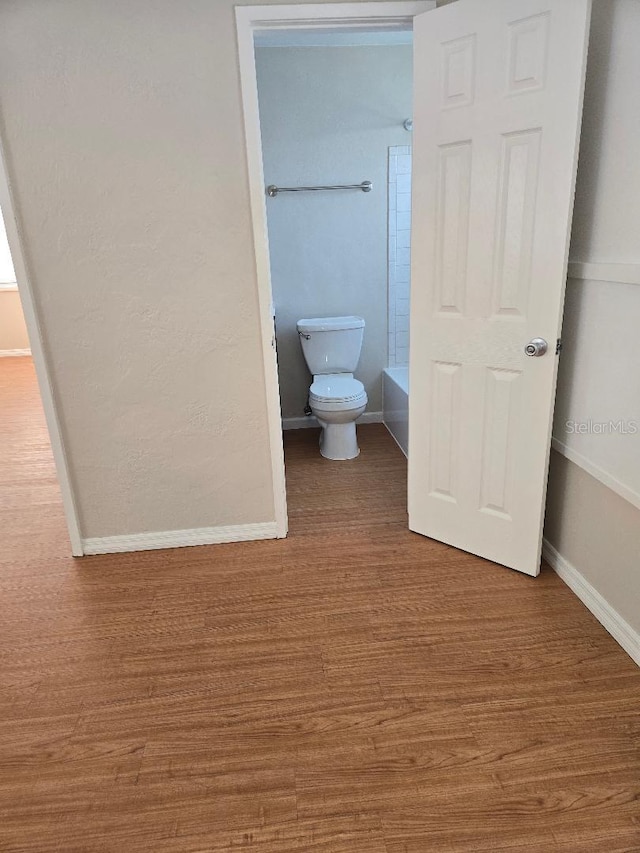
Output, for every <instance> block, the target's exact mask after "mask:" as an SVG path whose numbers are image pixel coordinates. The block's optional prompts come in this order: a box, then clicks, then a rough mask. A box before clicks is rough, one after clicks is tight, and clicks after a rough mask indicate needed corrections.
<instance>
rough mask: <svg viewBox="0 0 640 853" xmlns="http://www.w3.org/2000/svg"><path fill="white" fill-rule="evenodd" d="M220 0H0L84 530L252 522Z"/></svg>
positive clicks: (12, 146) (1, 104) (263, 443)
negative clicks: (213, 1)
mask: <svg viewBox="0 0 640 853" xmlns="http://www.w3.org/2000/svg"><path fill="white" fill-rule="evenodd" d="M236 54H237V51H236V44H235V24H234V17H233V3H232V2H231V0H229V2H215V3H212V2H210V0H184V2H180V3H175V2H173V0H144V2H143V1H142V0H141V2H135V3H131V2H130V1H129V0H57V2H55V3H51V2H50V0H19V2H18V0H15V2H12V0H4V2H3V3H2V4H0V111H1V114H0V121H1V123H2V127H1V130H2V136H3V141H4V146H5V150H6V154H7V158H8V166H9V174H10V179H11V183H12V187H13V191H14V195H15V200H16V207H17V214H18V217H19V218H20V220H21V224H22V228H23V233H24V236H25V241H24V242H25V254H26V258H27V263H28V265H29V267H30V271H31V275H32V278H33V286H34V291H35V299H36V307H37V310H38V312H39V315H40V320H41V323H42V328H43V334H44V339H45V348H46V353H47V356H48V359H49V362H50V366H51V369H52V377H53V382H54V391H55V397H56V401H57V404H58V408H59V412H60V416H61V421H62V429H63V436H64V441H65V444H66V448H67V452H68V458H69V462H70V467H71V472H72V477H73V483H74V488H75V491H76V494H77V503H78V506H79V508H80V514H81V519H80V520H81V526H82V533H83V535H84V536H89V537H93V536H107V535H117V534H128V533H137V532H144V531H154V530H175V529H181V528H197V527H203V526H212V525H224V524H242V523H249V522H261V521H269V520H272V519H273V517H274V509H273V506H272V486H271V469H270V460H269V454H268V446H267V416H266V408H265V398H264V390H263V376H262V357H261V351H260V344H259V325H258V303H257V294H256V284H255V270H254V262H253V260H252V235H251V222H250V211H249V200H248V189H247V175H246V165H245V155H244V140H243V128H242V119H241V102H240V88H239V78H238V65H237V55H236Z"/></svg>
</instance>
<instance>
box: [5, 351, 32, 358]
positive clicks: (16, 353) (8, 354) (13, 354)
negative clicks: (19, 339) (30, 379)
mask: <svg viewBox="0 0 640 853" xmlns="http://www.w3.org/2000/svg"><path fill="white" fill-rule="evenodd" d="M21 355H31V350H30V349H0V358H14V357H17V356H21Z"/></svg>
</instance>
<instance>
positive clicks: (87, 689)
mask: <svg viewBox="0 0 640 853" xmlns="http://www.w3.org/2000/svg"><path fill="white" fill-rule="evenodd" d="M359 435H360V441H361V447H362V454H361V456H360V457H359V458H358V459H357V460H354V461H351V462H344V463H335V462H329V461H327V460H324V459H322V458H321V457H320V455H319V454H318V451H317V433H316V431H314V430H300V431H298V432H295V433H288V434H286V463H287V486H288V494H289V507H290V526H291V534H290V536H289V538H288V539H287V540H284V541H280V542H249V543H242V544H229V545H219V546H215V547H202V548H184V549H177V550H173V551H155V552H141V553H137V554H119V555H112V556H98V557H90V558H85V559H83V560H73V559H72V558H70V557H69V556H68V553H69V547H68V542H67V537H66V533H65V528H64V522H63V517H62V509H61V503H60V495H59V491H58V488H57V485H56V481H55V473H54V470H53V465H52V460H51V453H50V448H49V445H48V441H47V437H46V431H45V427H44V422H43V415H42V410H41V406H40V403H39V399H38V395H37V389H36V385H35V379H34V375H33V369H32V365H31V361H30V360H29V359H2V360H0V529H1V531H2V548H1V549H0V596H1V616H0V719H1V728H0V850H2V851H8V853H52V851H63V852H64V853H111V851H114V853H115V851H128V853H136V851H153V853H205V851H206V853H231V851H238V850H247V851H251V850H255V851H263V853H276V851H277V853H294V851H296V853H298V851H304V853H494V851H518V853H532V851H540V853H547V851H567V852H569V851H570V853H600V852H601V853H623V851H627V853H628V851H640V672H639V671H638V669H637V668H636V667H635V666H634V664H633V663H632V662H631V660H630V659H629V658H628V657H627V656H626V655H625V653H624V652H623V651H622V650H621V649H620V648H619V647H618V646H617V645H616V643H615V642H614V641H613V640H612V639H611V638H610V637H609V636H608V635H607V634H606V632H605V631H604V630H603V629H602V628H601V626H600V625H599V624H598V623H597V622H596V621H595V619H594V618H593V617H592V616H591V614H590V613H589V612H588V611H587V610H586V609H585V608H584V607H583V606H582V605H581V604H580V602H579V601H578V600H577V599H576V598H575V597H574V596H573V595H572V593H571V592H570V591H569V590H568V588H567V587H566V586H564V585H563V584H562V583H561V582H560V581H559V580H558V578H557V577H556V576H555V575H554V574H553V573H552V572H551V571H549V570H545V571H543V573H542V575H541V576H540V577H539V578H538V579H532V578H528V577H525V576H522V575H519V574H517V573H515V572H510V571H508V570H506V569H503V568H500V567H498V566H495V565H493V564H491V563H488V562H485V561H483V560H480V559H476V558H474V557H471V556H470V555H468V554H464V553H462V552H460V551H457V550H455V549H453V548H450V547H448V546H446V545H442V544H440V543H438V542H434V541H430V540H427V539H423V538H421V537H419V536H416V535H414V534H412V533H410V532H409V531H408V530H407V526H406V512H405V487H406V483H405V473H406V471H405V467H406V466H405V463H404V459H403V457H402V455H401V453H400V451H399V450H398V449H397V448H396V446H395V444H394V443H393V441H392V440H391V438H390V437H389V436H388V435H387V434H386V432H385V430H384V428H383V427H382V426H377V425H374V426H365V427H359Z"/></svg>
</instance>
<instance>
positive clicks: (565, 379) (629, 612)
mask: <svg viewBox="0 0 640 853" xmlns="http://www.w3.org/2000/svg"><path fill="white" fill-rule="evenodd" d="M638 43H640V3H638V2H637V0H595V2H594V9H593V22H592V29H591V40H590V46H589V63H588V69H587V87H586V94H585V108H584V122H583V132H582V142H581V154H580V165H579V170H578V184H577V191H576V206H575V214H574V229H573V237H572V243H571V258H572V259H574V260H576V261H583V262H588V263H591V264H594V265H595V266H593V267H586V273H587V274H589V275H594V279H593V280H588V279H583V278H575V277H574V278H570V280H569V282H568V285H567V303H566V310H565V321H564V329H563V339H564V342H565V348H564V351H563V354H562V357H561V360H560V376H559V384H558V399H557V406H556V421H555V427H554V436H555V447H556V448H560V449H562V445H564V447H565V448H568V449H565V452H566V453H568V455H569V460H570V459H573V460H574V461H573V462H572V461H569V460H568V459H566V458H563V456H562V455H561V454H560V453H558V452H557V451H554V452H552V460H551V475H550V481H549V500H548V505H547V517H546V525H545V536H546V538H547V539H548V540H549V541H550V542H551V544H552V545H553V546H554V547H555V548H556V549H557V550H558V551H559V552H560V554H561V555H562V557H563V558H564V559H565V560H566V561H567V562H568V563H569V564H571V565H572V566H573V567H574V568H575V569H576V571H577V573H579V575H580V576H582V577H583V578H584V579H585V580H586V581H587V582H588V583H590V584H591V585H592V586H593V587H594V588H595V590H596V591H597V592H599V593H600V594H601V595H602V596H603V597H604V599H605V600H606V601H607V602H608V603H609V604H610V605H611V606H612V607H613V608H614V609H615V610H616V611H617V612H618V613H619V614H620V615H621V616H622V617H623V618H624V619H625V620H626V621H627V622H628V623H629V624H630V625H631V627H632V628H633V629H634V630H635V631H637V632H640V571H638V569H639V555H640V509H638V508H636V507H637V506H640V468H639V467H638V460H639V459H640V433H635V434H627V435H620V434H616V433H606V432H605V433H598V434H594V433H591V434H589V433H588V432H587V433H585V434H583V435H571V434H567V430H566V427H565V424H566V421H567V420H568V419H572V420H575V421H580V422H587V421H589V420H592V421H595V422H603V421H608V420H610V419H612V420H614V421H617V420H618V419H622V420H626V421H627V422H628V421H631V420H635V421H636V422H637V423H638V424H640V379H639V376H640V370H639V368H640V361H639V359H638V350H637V340H638V331H637V330H638V318H640V242H639V240H638V234H639V233H640V232H639V229H640V166H639V164H638V161H637V158H636V156H635V153H636V152H637V151H638V150H640V100H639V99H638V91H637V90H638V80H640V54H639V53H638V49H637V45H638ZM605 263H606V264H628V265H630V266H629V267H628V268H625V269H626V273H627V274H629V273H631V274H632V275H631V277H632V278H633V277H634V276H635V278H636V280H637V283H636V284H629V283H622V282H620V281H616V280H615V276H616V272H615V268H614V269H611V268H610V267H608V266H604V264H605ZM572 269H573V270H574V272H575V270H576V268H575V267H572ZM634 270H635V273H634ZM597 275H602V277H603V278H604V277H609V278H610V279H611V278H613V279H614V280H608V281H607V280H595V276H597ZM620 277H622V276H620ZM576 462H577V463H579V464H576ZM621 487H625V488H626V492H625V488H621ZM622 495H626V497H627V499H626V500H625V499H624V498H623V497H622ZM634 501H635V505H634ZM638 642H639V643H640V638H639V640H638ZM639 648H640V645H639Z"/></svg>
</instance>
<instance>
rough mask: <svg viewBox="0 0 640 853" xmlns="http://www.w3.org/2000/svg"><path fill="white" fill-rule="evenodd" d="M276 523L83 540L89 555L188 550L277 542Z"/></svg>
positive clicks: (83, 547)
mask: <svg viewBox="0 0 640 853" xmlns="http://www.w3.org/2000/svg"><path fill="white" fill-rule="evenodd" d="M277 538H278V525H277V524H276V522H275V521H268V522H263V523H260V524H232V525H228V526H227V527H197V528H195V529H193V530H163V531H160V532H158V533H133V534H131V535H130V536H101V537H97V538H95V539H83V540H82V551H83V553H84V554H85V555H89V554H121V553H125V552H127V551H154V550H156V549H158V548H187V547H190V546H193V545H220V544H221V543H223V542H247V541H250V540H253V539H277Z"/></svg>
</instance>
